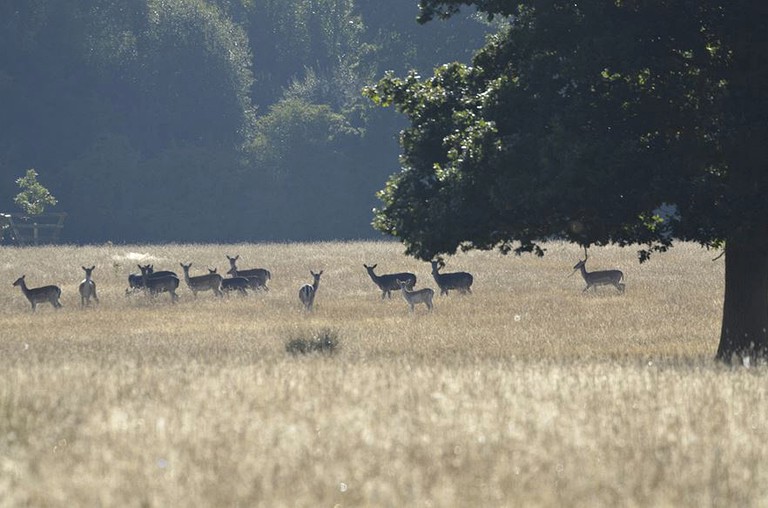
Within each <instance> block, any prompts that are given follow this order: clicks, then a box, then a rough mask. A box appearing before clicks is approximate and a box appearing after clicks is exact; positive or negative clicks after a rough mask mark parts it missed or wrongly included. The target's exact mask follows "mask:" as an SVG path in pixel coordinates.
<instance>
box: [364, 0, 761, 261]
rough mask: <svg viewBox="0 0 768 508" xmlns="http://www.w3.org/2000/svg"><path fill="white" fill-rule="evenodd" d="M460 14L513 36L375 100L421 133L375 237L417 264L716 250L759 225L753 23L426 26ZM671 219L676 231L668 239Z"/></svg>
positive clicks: (522, 18)
mask: <svg viewBox="0 0 768 508" xmlns="http://www.w3.org/2000/svg"><path fill="white" fill-rule="evenodd" d="M461 4H474V5H476V6H477V7H478V8H479V9H482V10H484V11H485V12H486V14H488V15H504V16H509V15H511V16H512V17H511V18H510V20H511V23H510V26H509V27H508V28H507V29H504V30H502V31H501V32H500V33H499V34H497V35H496V36H494V37H492V38H490V39H489V40H488V42H487V44H486V46H485V47H484V48H483V49H482V50H481V51H479V52H478V53H477V55H476V56H475V58H474V61H473V64H472V66H471V67H470V66H465V65H460V64H455V65H449V66H443V67H441V68H438V69H437V70H436V71H435V74H434V76H432V77H429V78H426V79H421V78H419V77H418V76H417V75H415V74H410V75H408V76H407V77H405V78H402V79H398V78H395V77H394V76H392V75H389V76H386V77H385V78H384V79H383V80H381V81H380V82H379V84H378V85H376V86H375V87H372V88H370V89H369V90H368V91H367V95H368V96H369V97H370V98H371V99H373V100H374V101H375V102H378V103H379V104H383V105H387V104H394V105H395V107H396V108H397V109H398V110H399V111H401V112H403V113H405V114H406V115H407V116H408V117H409V120H410V123H411V126H410V127H409V128H408V129H406V130H405V131H404V132H403V134H402V136H401V143H402V147H403V156H402V159H401V160H402V171H401V172H400V173H399V174H397V175H395V176H393V177H392V178H391V180H390V182H389V183H388V185H387V186H386V188H385V189H384V190H383V191H382V192H381V193H380V198H381V200H382V203H383V206H382V207H381V208H380V209H379V210H378V211H377V215H376V219H375V221H374V225H375V226H376V227H377V228H378V229H380V230H381V231H384V232H386V233H389V234H392V235H395V236H397V237H399V238H401V239H403V240H404V241H405V242H406V245H407V248H408V251H409V252H410V253H411V254H414V255H417V256H419V257H422V258H425V259H426V258H431V257H433V256H435V255H438V254H441V253H452V252H455V251H456V249H457V248H472V247H475V248H482V249H487V248H492V247H498V248H500V249H501V250H502V251H504V252H508V251H509V250H512V249H515V250H516V251H517V252H523V251H531V250H534V251H536V250H537V249H538V248H537V242H538V241H540V240H544V239H547V238H551V237H552V236H557V237H564V238H567V239H569V240H572V241H575V242H578V243H581V244H584V245H589V244H606V243H617V244H620V245H628V244H632V243H641V244H645V245H646V249H649V250H664V249H666V248H667V247H668V246H669V245H670V242H671V238H672V235H674V236H677V237H680V238H685V239H691V240H696V241H699V242H700V243H702V244H704V245H709V246H711V245H715V244H717V242H718V241H720V240H721V239H723V238H726V237H727V236H728V235H729V234H730V233H732V231H733V228H740V227H750V228H751V227H753V226H754V225H757V224H764V223H765V217H768V209H766V201H765V200H764V199H763V198H762V197H761V196H762V195H763V194H764V191H765V189H766V188H768V181H767V180H768V174H767V173H766V172H765V171H764V170H758V169H757V168H758V166H756V165H755V162H756V161H759V160H765V159H766V155H768V154H766V148H765V143H764V142H762V141H758V140H759V139H764V136H763V135H762V134H760V135H757V134H756V133H766V127H765V124H764V122H763V123H761V122H760V121H759V120H758V118H759V117H760V115H766V114H768V108H767V107H766V106H765V104H766V103H765V101H764V100H762V99H760V94H759V93H758V92H757V89H758V88H760V87H762V86H766V85H768V79H767V77H766V71H765V69H766V68H768V66H766V65H765V64H764V63H763V67H760V66H757V67H754V68H753V69H754V70H752V71H749V72H747V74H748V76H745V75H743V74H742V73H744V72H745V69H747V68H748V67H740V68H739V70H738V72H736V68H735V67H734V64H735V63H736V62H737V61H739V60H743V61H754V59H755V58H762V57H760V56H759V54H758V53H755V51H754V50H752V49H750V48H751V46H750V45H749V44H748V43H747V41H748V40H751V39H750V38H755V39H759V40H765V38H766V36H765V34H764V31H760V30H758V28H759V26H758V24H756V23H755V22H754V21H752V20H751V18H750V16H748V15H747V14H745V12H741V11H739V8H738V7H736V6H732V7H731V6H730V5H731V4H730V3H729V4H727V5H725V4H722V2H715V1H710V2H704V3H701V2H695V3H694V2H682V3H664V2H662V3H657V4H653V5H647V6H646V5H642V6H641V5H638V4H636V3H634V2H629V3H588V4H573V3H568V2H548V1H529V2H524V3H521V4H519V5H518V4H514V6H513V5H512V4H509V3H505V2H485V1H483V2H480V1H478V2H462V1H455V2H432V1H423V2H422V17H423V19H425V20H426V19H429V18H431V17H433V16H443V15H447V14H450V13H451V12H453V10H454V8H456V7H458V6H459V5H461ZM739 5H740V6H741V4H739ZM755 9H756V10H755ZM760 9H761V8H758V7H755V8H754V9H753V12H752V15H753V17H758V14H759V13H758V12H757V11H759V10H760ZM745 10H746V12H749V9H747V8H746V7H745ZM726 11H727V14H725V12H726ZM672 20H675V21H674V23H673V22H672ZM725 48H727V49H725ZM739 51H742V52H743V54H740V53H739ZM761 61H763V62H764V59H762V60H761ZM726 77H727V79H726ZM758 111H759V112H760V113H759V114H758ZM738 118H740V119H741V120H738ZM761 136H763V137H761ZM737 147H738V148H737ZM758 189H762V190H760V191H758ZM664 203H673V204H674V205H675V206H676V207H677V209H678V211H679V215H678V216H676V217H675V218H669V219H667V220H666V221H664V222H660V221H659V220H658V219H659V218H656V215H657V214H656V212H655V210H656V209H657V208H658V207H659V206H661V205H662V204H664ZM644 255H647V252H644Z"/></svg>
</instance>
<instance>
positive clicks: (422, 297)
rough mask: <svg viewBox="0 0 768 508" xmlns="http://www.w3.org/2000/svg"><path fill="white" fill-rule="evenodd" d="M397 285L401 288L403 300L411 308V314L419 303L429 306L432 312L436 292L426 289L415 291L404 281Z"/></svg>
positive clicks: (398, 282)
mask: <svg viewBox="0 0 768 508" xmlns="http://www.w3.org/2000/svg"><path fill="white" fill-rule="evenodd" d="M397 284H398V285H399V286H400V290H401V292H402V293H403V298H404V299H405V301H406V302H408V305H409V306H410V307H411V312H413V307H414V305H416V304H417V303H423V304H425V305H426V306H427V309H429V310H430V311H431V310H432V297H433V296H435V292H434V291H433V290H432V289H430V288H424V289H419V290H416V291H413V290H412V289H410V288H409V287H408V283H407V282H406V281H403V280H399V281H397Z"/></svg>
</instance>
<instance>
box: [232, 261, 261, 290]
mask: <svg viewBox="0 0 768 508" xmlns="http://www.w3.org/2000/svg"><path fill="white" fill-rule="evenodd" d="M238 259H240V255H239V254H238V255H236V256H235V257H230V256H229V255H227V260H228V261H229V271H228V272H227V273H228V274H229V275H231V276H232V277H245V278H247V279H248V280H250V281H251V287H252V288H253V289H263V290H264V291H269V288H268V287H267V281H268V280H271V279H272V274H271V273H270V271H269V270H267V269H266V268H250V269H247V270H238V269H237V260H238Z"/></svg>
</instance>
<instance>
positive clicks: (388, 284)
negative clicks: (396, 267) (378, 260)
mask: <svg viewBox="0 0 768 508" xmlns="http://www.w3.org/2000/svg"><path fill="white" fill-rule="evenodd" d="M377 266H379V265H378V264H375V265H373V266H368V265H366V264H365V263H363V267H364V268H365V269H366V270H367V271H368V275H370V276H371V280H372V281H373V283H374V284H376V285H377V286H379V289H381V299H382V300H383V299H384V297H385V296H386V297H388V298H392V294H391V293H390V291H397V290H398V289H400V281H403V282H405V283H406V285H407V286H408V289H413V286H415V285H416V276H415V275H414V274H412V273H408V272H403V273H390V274H385V275H376V274H375V273H374V271H373V270H374V269H375V268H376V267H377Z"/></svg>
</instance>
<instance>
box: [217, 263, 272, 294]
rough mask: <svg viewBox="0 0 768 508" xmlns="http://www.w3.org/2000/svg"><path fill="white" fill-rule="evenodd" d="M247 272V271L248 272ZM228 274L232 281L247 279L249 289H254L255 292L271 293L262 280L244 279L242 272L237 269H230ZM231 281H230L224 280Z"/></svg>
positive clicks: (256, 278)
mask: <svg viewBox="0 0 768 508" xmlns="http://www.w3.org/2000/svg"><path fill="white" fill-rule="evenodd" d="M246 271H247V270H246ZM227 273H228V274H229V276H230V278H232V279H245V280H246V281H247V282H248V287H249V288H251V289H253V290H254V291H259V290H262V289H263V290H264V291H269V288H268V287H267V286H266V285H265V284H264V283H263V282H262V279H261V278H259V277H254V276H251V277H244V276H243V275H241V273H240V271H239V270H238V269H237V267H235V268H230V269H229V270H228V271H227ZM224 280H229V279H224Z"/></svg>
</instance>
